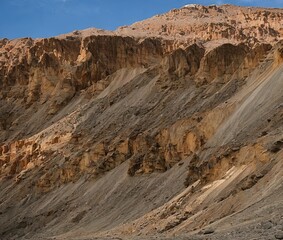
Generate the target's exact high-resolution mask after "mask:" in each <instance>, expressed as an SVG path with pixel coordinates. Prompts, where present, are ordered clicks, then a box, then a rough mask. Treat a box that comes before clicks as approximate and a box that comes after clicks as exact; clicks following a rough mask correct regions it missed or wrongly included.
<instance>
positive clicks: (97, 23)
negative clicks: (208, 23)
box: [0, 0, 283, 39]
mask: <svg viewBox="0 0 283 240" xmlns="http://www.w3.org/2000/svg"><path fill="white" fill-rule="evenodd" d="M189 3H198V4H203V5H209V4H223V3H231V4H235V5H243V6H265V7H277V8H282V7H283V0H195V1H191V0H0V11H1V12H0V38H4V37H6V38H10V39H11V38H18V37H34V38H36V37H50V36H56V35H59V34H63V33H67V32H71V31H73V30H76V29H78V30H80V29H85V28H89V27H96V28H103V29H108V30H114V29H116V28H117V27H119V26H123V25H130V24H132V23H134V22H136V21H139V20H142V19H145V18H148V17H151V16H153V15H156V14H158V13H164V12H167V11H168V10H170V9H172V8H178V7H181V6H183V5H185V4H189Z"/></svg>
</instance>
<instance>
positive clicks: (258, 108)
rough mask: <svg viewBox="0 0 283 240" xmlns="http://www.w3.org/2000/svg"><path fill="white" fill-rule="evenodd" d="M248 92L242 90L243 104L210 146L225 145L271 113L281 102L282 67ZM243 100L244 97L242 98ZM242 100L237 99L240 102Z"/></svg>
mask: <svg viewBox="0 0 283 240" xmlns="http://www.w3.org/2000/svg"><path fill="white" fill-rule="evenodd" d="M257 83H259V84H258V85H256V86H254V89H251V90H250V91H247V90H244V91H245V92H244V93H245V97H247V98H246V99H245V100H244V102H243V103H242V104H241V105H240V106H239V108H238V109H236V111H235V112H234V113H233V114H232V115H231V117H230V118H228V120H227V121H226V122H224V124H223V125H222V127H220V128H219V129H218V130H217V132H216V134H215V136H214V137H213V139H212V141H211V145H215V144H216V143H217V145H225V144H227V143H228V142H230V141H231V140H233V138H234V137H235V136H237V134H238V133H239V132H241V131H245V130H247V129H249V128H250V127H251V126H252V125H253V124H254V123H255V122H256V121H257V120H258V119H260V118H262V117H263V116H266V115H267V114H269V113H271V112H272V111H273V110H274V109H275V108H276V107H277V106H279V105H280V104H281V103H282V101H283V92H282V89H283V65H281V66H279V67H278V68H276V69H275V70H274V71H272V72H271V73H270V74H269V75H267V76H266V75H265V74H264V78H263V79H262V80H261V79H259V81H257ZM243 98H244V97H243ZM241 100H242V99H238V102H240V101H241Z"/></svg>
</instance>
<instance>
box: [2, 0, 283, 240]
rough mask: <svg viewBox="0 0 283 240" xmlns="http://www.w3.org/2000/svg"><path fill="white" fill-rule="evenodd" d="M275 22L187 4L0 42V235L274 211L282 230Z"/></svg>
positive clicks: (276, 13)
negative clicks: (94, 26) (110, 24)
mask: <svg viewBox="0 0 283 240" xmlns="http://www.w3.org/2000/svg"><path fill="white" fill-rule="evenodd" d="M281 15H282V11H281V10H280V9H277V10H276V9H267V10H263V9H258V8H250V9H246V8H240V7H235V6H230V5H223V6H208V7H205V6H200V5H187V6H185V7H183V8H181V9H176V10H172V11H170V12H169V13H167V14H163V15H159V16H156V17H153V18H152V19H149V20H146V21H144V22H142V23H135V24H134V25H132V26H130V27H124V28H121V29H119V30H117V31H116V32H107V31H102V30H85V31H75V32H73V33H70V34H67V35H62V36H59V37H55V38H49V39H31V38H25V39H16V40H8V39H2V40H1V41H0V182H1V189H0V202H1V204H0V219H1V222H3V224H2V225H1V226H0V238H1V239H14V238H17V239H21V238H22V239H24V238H25V239H39V238H50V236H52V237H56V238H58V239H67V238H68V239H72V238H76V237H77V236H80V237H82V238H84V236H86V235H88V236H87V237H86V238H99V239H100V238H101V239H103V238H104V237H105V236H106V237H108V236H111V237H112V236H121V238H124V237H125V235H126V238H131V237H136V236H137V235H144V236H146V235H147V234H168V235H170V236H174V234H175V235H176V234H180V233H182V234H194V233H191V232H192V231H195V230H197V231H198V232H199V231H200V229H202V231H201V234H203V235H206V234H218V231H215V230H214V229H215V228H212V229H210V226H211V224H215V225H213V226H214V227H215V226H217V227H219V226H220V225H221V219H225V222H226V220H227V219H230V218H233V217H235V216H239V215H241V214H246V215H245V216H244V219H246V216H250V214H253V213H251V212H249V211H250V210H249V209H250V208H251V207H253V206H254V207H257V209H256V211H258V209H265V208H263V207H262V206H260V205H257V204H259V203H260V204H265V203H266V202H267V203H270V204H271V205H269V206H271V207H270V208H269V210H268V211H271V212H272V214H273V215H272V216H275V217H274V220H273V222H277V219H278V218H279V217H278V216H279V215H278V213H280V212H281V211H280V209H279V210H278V209H277V210H276V212H275V210H274V209H276V206H277V205H276V203H277V202H280V201H271V200H272V199H273V198H274V196H275V195H276V196H278V199H280V197H281V195H282V193H281V192H282V191H281V190H280V189H281V185H282V184H281V183H282V161H280V160H281V159H282V136H281V135H282V134H281V133H282V117H283V112H282V91H281V89H282V87H283V86H282V72H283V70H282V59H283V51H282V49H283V48H282V41H278V39H279V38H281V36H282V29H281V25H282V24H281V22H282V16H281ZM145 35H146V36H145ZM265 190H266V191H265ZM280 194H281V195H280ZM247 196H248V197H247ZM271 196H273V197H272V198H271ZM275 198H276V197H275ZM270 199H271V200H270ZM266 209H267V208H266ZM256 211H255V212H256ZM263 211H264V210H263ZM235 213H237V214H235ZM238 214H239V215H238ZM263 215H264V216H266V213H265V214H263ZM268 216H271V215H270V212H269V213H268ZM224 217H225V218H224ZM218 221H220V223H219V222H218ZM227 221H228V220H227ZM233 221H235V220H233ZM245 221H246V220H245ZM248 221H249V224H250V222H256V221H258V219H257V216H252V217H251V220H248ZM218 223H219V224H220V225H217V224H218ZM224 225H225V224H224ZM208 227H209V228H208ZM220 227H221V226H220ZM230 228H231V226H229V228H228V230H230ZM254 229H255V228H253V230H254ZM86 230H87V231H86ZM228 230H227V231H228ZM88 231H89V232H88ZM225 231H226V230H225ZM188 232H190V233H188ZM228 232H229V231H228ZM236 232H237V231H236ZM238 232H239V231H238ZM240 232H241V231H240ZM225 236H226V237H227V236H230V235H229V234H228V235H225ZM235 236H237V235H235ZM188 237H190V236H189V235H188ZM233 237H234V235H233ZM253 237H254V236H253ZM219 239H222V238H219Z"/></svg>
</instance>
